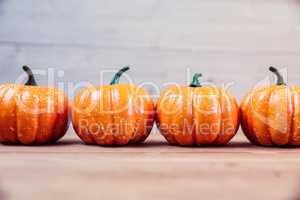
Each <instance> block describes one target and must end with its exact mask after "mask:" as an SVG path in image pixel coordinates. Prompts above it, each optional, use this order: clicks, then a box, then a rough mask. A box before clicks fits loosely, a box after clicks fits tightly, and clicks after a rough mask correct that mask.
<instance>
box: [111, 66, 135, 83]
mask: <svg viewBox="0 0 300 200" xmlns="http://www.w3.org/2000/svg"><path fill="white" fill-rule="evenodd" d="M129 69H130V68H129V66H125V67H123V68H122V69H120V70H119V71H118V72H117V73H116V74H115V75H114V77H113V79H112V80H111V82H110V85H114V84H118V83H119V80H120V77H121V76H122V74H123V73H124V72H126V71H128V70H129Z"/></svg>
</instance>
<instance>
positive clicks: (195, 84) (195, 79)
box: [190, 73, 202, 87]
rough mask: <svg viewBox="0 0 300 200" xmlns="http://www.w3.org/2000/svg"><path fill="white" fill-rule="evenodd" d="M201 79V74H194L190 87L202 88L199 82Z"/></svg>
mask: <svg viewBox="0 0 300 200" xmlns="http://www.w3.org/2000/svg"><path fill="white" fill-rule="evenodd" d="M200 77H202V74H200V73H196V74H194V76H193V80H192V83H191V84H190V87H201V86H202V85H201V83H200V81H199V78H200Z"/></svg>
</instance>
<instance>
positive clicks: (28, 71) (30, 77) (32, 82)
mask: <svg viewBox="0 0 300 200" xmlns="http://www.w3.org/2000/svg"><path fill="white" fill-rule="evenodd" d="M23 70H24V71H25V72H26V74H27V75H28V81H27V82H26V83H25V85H31V86H37V83H36V81H35V79H34V76H33V73H32V71H31V69H30V68H29V67H28V66H26V65H24V66H23Z"/></svg>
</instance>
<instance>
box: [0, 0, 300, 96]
mask: <svg viewBox="0 0 300 200" xmlns="http://www.w3.org/2000/svg"><path fill="white" fill-rule="evenodd" d="M22 64H28V65H30V66H32V67H33V68H38V69H41V68H47V67H54V68H56V69H60V70H64V71H65V76H64V80H65V81H74V82H76V81H80V80H90V81H92V82H93V83H95V84H96V83H99V82H100V81H99V77H100V75H99V70H101V69H110V68H113V69H116V68H118V66H123V65H127V64H129V65H132V66H133V68H132V71H131V72H130V75H131V76H132V77H134V81H135V82H136V83H140V82H142V81H154V82H155V83H156V84H160V85H161V84H162V83H164V82H166V81H176V82H178V83H182V84H185V83H186V68H190V70H191V72H202V73H203V74H204V75H205V79H206V80H212V81H214V82H216V83H218V84H220V83H223V82H230V81H234V82H235V84H234V85H233V87H232V91H233V93H235V94H236V96H237V97H241V96H242V95H243V93H245V91H247V90H248V89H249V88H250V87H252V86H253V85H254V84H255V83H256V82H257V81H258V80H261V79H263V78H264V77H265V75H267V74H268V72H267V67H268V66H269V65H274V66H279V67H288V73H289V80H290V83H298V84H300V73H299V72H300V0H202V1H198V0H184V1H182V0H126V1H122V0H84V1H83V0H0V82H1V83H5V82H9V81H10V82H11V81H14V80H15V79H16V78H17V76H18V75H20V73H21V71H20V66H21V65H22ZM108 79H110V77H109V78H107V80H106V81H108ZM60 81H61V80H60ZM39 82H41V83H45V82H44V80H43V77H39Z"/></svg>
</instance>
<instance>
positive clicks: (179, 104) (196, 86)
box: [156, 74, 239, 146]
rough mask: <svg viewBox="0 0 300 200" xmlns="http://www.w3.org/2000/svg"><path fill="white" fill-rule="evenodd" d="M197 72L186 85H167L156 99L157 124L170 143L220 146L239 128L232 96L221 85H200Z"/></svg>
mask: <svg viewBox="0 0 300 200" xmlns="http://www.w3.org/2000/svg"><path fill="white" fill-rule="evenodd" d="M199 76H200V74H196V75H195V76H194V80H193V83H192V84H191V85H190V86H189V87H186V86H171V87H169V88H167V89H166V90H164V91H163V92H162V93H161V95H160V97H159V99H158V102H157V112H156V114H157V124H158V127H159V129H160V131H161V133H162V135H163V136H164V137H165V138H166V139H167V141H168V142H169V143H170V144H174V145H187V146H190V145H223V144H226V143H228V142H229V141H230V139H231V138H232V137H233V136H234V135H235V133H236V132H237V130H238V127H239V114H238V112H239V109H238V105H237V102H236V100H235V98H234V97H233V96H232V95H231V94H229V93H228V92H227V91H226V90H225V89H224V88H217V87H212V86H201V85H200V83H199V82H198V77H199Z"/></svg>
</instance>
